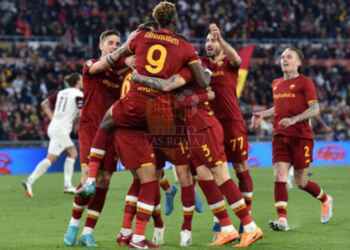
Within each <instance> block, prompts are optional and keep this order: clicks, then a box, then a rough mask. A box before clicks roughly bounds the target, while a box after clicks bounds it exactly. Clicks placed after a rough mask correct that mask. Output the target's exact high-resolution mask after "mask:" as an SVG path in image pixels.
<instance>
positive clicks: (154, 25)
mask: <svg viewBox="0 0 350 250" xmlns="http://www.w3.org/2000/svg"><path fill="white" fill-rule="evenodd" d="M157 28H158V23H157V22H155V21H148V22H144V23H142V24H140V25H139V26H138V27H137V29H140V30H155V29H157Z"/></svg>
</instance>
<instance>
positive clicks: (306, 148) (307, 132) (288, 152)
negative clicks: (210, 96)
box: [252, 47, 333, 231]
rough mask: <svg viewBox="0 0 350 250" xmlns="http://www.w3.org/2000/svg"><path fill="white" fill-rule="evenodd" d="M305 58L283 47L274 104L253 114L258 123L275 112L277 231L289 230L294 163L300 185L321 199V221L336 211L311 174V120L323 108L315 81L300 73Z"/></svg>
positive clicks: (274, 157)
mask: <svg viewBox="0 0 350 250" xmlns="http://www.w3.org/2000/svg"><path fill="white" fill-rule="evenodd" d="M303 58H304V56H303V54H302V52H301V51H300V50H299V49H297V48H293V47H290V48H287V49H286V50H284V51H283V53H282V55H281V59H280V64H281V68H282V71H283V77H282V78H278V79H275V80H274V81H273V82H272V91H273V102H274V103H273V107H272V108H270V109H268V110H265V111H261V112H258V113H255V114H254V115H253V118H252V123H253V126H254V127H257V126H258V125H259V124H260V122H261V120H262V119H263V118H267V117H270V116H274V123H273V126H274V134H273V139H272V154H273V167H274V170H275V207H276V210H277V215H278V219H277V220H276V221H272V222H270V226H271V228H272V229H273V230H276V231H287V230H289V226H288V220H287V204H288V191H287V185H286V182H287V176H288V169H289V168H290V167H291V166H293V167H294V170H295V172H294V179H295V183H296V184H297V185H298V187H299V188H300V189H301V190H304V191H305V192H307V193H309V194H310V195H312V196H313V197H314V198H316V199H318V200H320V202H321V222H322V223H327V222H328V221H329V220H330V219H331V217H332V214H333V199H332V197H331V196H330V195H329V194H327V193H326V192H324V191H323V190H322V188H321V187H320V186H319V185H318V184H317V183H316V182H314V181H311V180H309V177H308V171H309V166H310V163H311V162H312V151H313V143H314V142H313V135H312V129H311V126H310V122H309V120H310V119H311V118H313V117H316V116H317V115H319V112H320V108H319V104H318V101H317V94H316V89H315V85H314V82H313V81H312V80H311V79H310V78H308V77H306V76H305V75H303V74H300V73H299V68H300V67H301V66H302V62H303Z"/></svg>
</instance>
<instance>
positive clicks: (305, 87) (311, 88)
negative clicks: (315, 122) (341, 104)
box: [272, 75, 317, 139]
mask: <svg viewBox="0 0 350 250" xmlns="http://www.w3.org/2000/svg"><path fill="white" fill-rule="evenodd" d="M272 91H273V103H274V108H275V117H274V134H281V135H286V136H295V137H300V138H307V139H312V138H313V135H312V129H311V126H310V122H309V121H307V120H305V121H302V122H298V123H296V124H294V125H292V126H290V127H287V128H283V127H281V126H280V125H279V124H278V123H279V122H280V121H281V119H283V118H288V117H292V116H295V115H298V114H300V113H302V112H304V111H305V110H306V109H308V107H309V105H310V104H312V103H313V102H315V101H317V93H316V88H315V84H314V82H313V81H312V80H311V79H310V78H308V77H306V76H304V75H299V76H298V77H296V78H294V79H288V80H284V79H283V78H279V79H276V80H274V81H273V82H272Z"/></svg>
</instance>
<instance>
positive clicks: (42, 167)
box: [27, 158, 52, 184]
mask: <svg viewBox="0 0 350 250" xmlns="http://www.w3.org/2000/svg"><path fill="white" fill-rule="evenodd" d="M51 164H52V163H51V161H50V160H49V159H47V158H45V159H43V160H41V161H40V162H39V163H38V164H37V165H36V167H35V169H34V171H33V172H32V173H31V175H30V176H29V177H28V180H27V181H28V183H29V184H34V182H35V181H36V180H37V179H39V177H40V176H42V175H43V174H45V173H46V171H47V169H48V168H49V167H50V166H51Z"/></svg>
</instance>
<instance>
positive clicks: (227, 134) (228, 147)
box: [221, 121, 248, 163]
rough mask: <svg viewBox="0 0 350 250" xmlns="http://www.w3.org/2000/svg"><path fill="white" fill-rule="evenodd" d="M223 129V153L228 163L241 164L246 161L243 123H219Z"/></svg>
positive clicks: (246, 141)
mask: <svg viewBox="0 0 350 250" xmlns="http://www.w3.org/2000/svg"><path fill="white" fill-rule="evenodd" d="M221 125H222V128H223V129H224V143H225V152H226V156H227V159H228V161H230V162H232V163H242V162H244V161H246V160H248V136H247V129H246V126H245V124H244V122H240V121H225V122H221Z"/></svg>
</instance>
